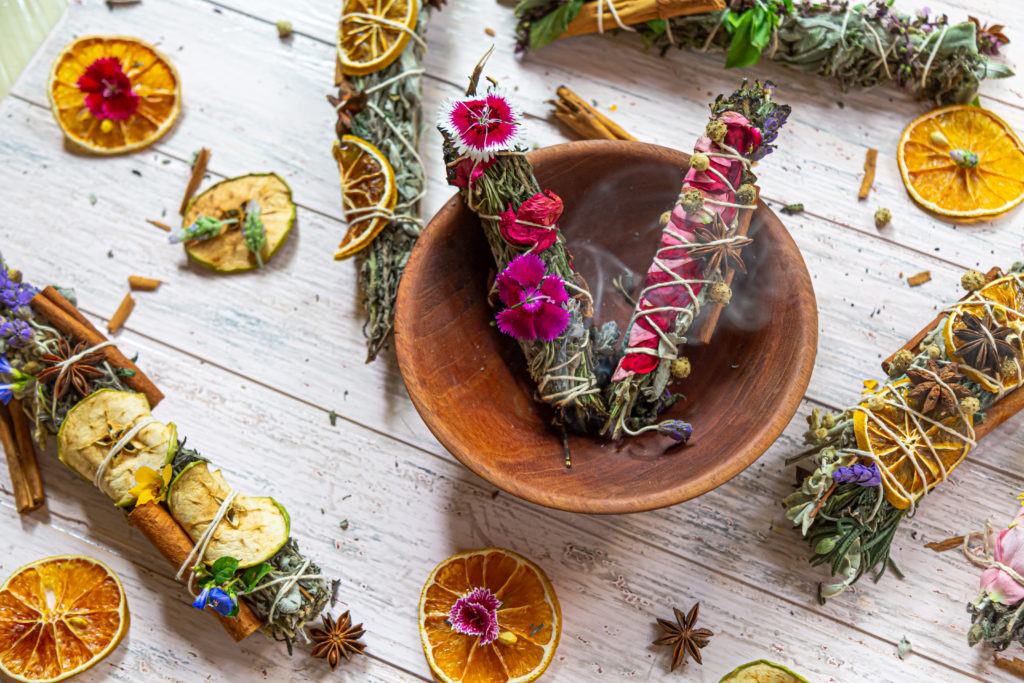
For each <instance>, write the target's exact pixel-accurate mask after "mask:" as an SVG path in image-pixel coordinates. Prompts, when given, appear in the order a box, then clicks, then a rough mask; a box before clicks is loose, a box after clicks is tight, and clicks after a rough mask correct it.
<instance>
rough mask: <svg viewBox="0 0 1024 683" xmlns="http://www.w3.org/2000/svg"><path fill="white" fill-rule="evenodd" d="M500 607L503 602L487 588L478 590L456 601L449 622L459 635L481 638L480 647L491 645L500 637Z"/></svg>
mask: <svg viewBox="0 0 1024 683" xmlns="http://www.w3.org/2000/svg"><path fill="white" fill-rule="evenodd" d="M499 607H501V600H499V599H498V596H496V595H495V594H494V593H492V592H491V591H489V590H487V589H486V588H476V589H474V590H473V592H472V593H470V594H469V595H466V596H464V597H461V598H459V599H458V600H456V601H455V606H454V607H452V611H451V612H450V613H449V614H448V621H450V622H451V624H452V628H453V629H455V630H456V631H458V632H459V633H464V634H465V635H467V636H480V640H479V642H478V644H479V645H490V644H491V643H493V642H494V641H495V640H496V639H497V637H498V608H499Z"/></svg>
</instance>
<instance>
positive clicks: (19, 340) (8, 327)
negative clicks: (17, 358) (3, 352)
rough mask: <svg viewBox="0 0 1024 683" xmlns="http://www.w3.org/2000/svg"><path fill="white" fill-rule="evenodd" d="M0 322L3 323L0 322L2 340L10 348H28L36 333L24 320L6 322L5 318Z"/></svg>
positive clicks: (0, 337)
mask: <svg viewBox="0 0 1024 683" xmlns="http://www.w3.org/2000/svg"><path fill="white" fill-rule="evenodd" d="M0 320H2V321H3V322H0V339H3V340H4V341H5V342H7V345H8V346H10V347H12V348H15V349H20V348H23V347H25V346H28V344H29V343H30V342H31V341H32V337H33V336H34V335H35V331H34V330H33V329H32V326H31V325H29V324H28V323H27V322H25V321H24V320H17V319H11V320H6V319H4V318H0Z"/></svg>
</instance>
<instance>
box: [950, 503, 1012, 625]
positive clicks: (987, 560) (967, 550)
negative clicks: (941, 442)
mask: <svg viewBox="0 0 1024 683" xmlns="http://www.w3.org/2000/svg"><path fill="white" fill-rule="evenodd" d="M978 536H981V539H982V541H981V543H982V546H981V550H982V553H983V555H982V556H981V557H978V555H977V553H974V552H971V547H970V543H971V539H973V538H976V537H978ZM991 536H992V522H991V521H990V520H988V519H986V520H985V531H972V532H971V533H969V534H967V535H966V536H964V542H963V545H962V546H961V548H962V549H963V553H964V557H966V558H967V559H968V560H969V561H970V563H971V564H973V565H975V566H977V567H984V568H985V569H999V570H1001V571H1004V572H1006V573H1007V574H1009V575H1010V578H1011V579H1013V580H1014V581H1016V582H1017V583H1019V584H1020V585H1022V586H1024V577H1022V576H1021V575H1020V574H1018V573H1017V571H1016V570H1015V569H1014V568H1013V567H1009V566H1007V565H1005V564H1003V563H1002V562H997V561H996V559H995V557H993V556H992V545H991V544H990V543H989V539H990V538H991ZM1011 630H1012V629H1011Z"/></svg>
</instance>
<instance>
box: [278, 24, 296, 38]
mask: <svg viewBox="0 0 1024 683" xmlns="http://www.w3.org/2000/svg"><path fill="white" fill-rule="evenodd" d="M291 35H292V22H290V21H279V22H277V37H278V38H280V39H281V40H284V39H285V38H289V37H291Z"/></svg>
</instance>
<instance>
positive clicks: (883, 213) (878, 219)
mask: <svg viewBox="0 0 1024 683" xmlns="http://www.w3.org/2000/svg"><path fill="white" fill-rule="evenodd" d="M891 220H892V211H890V210H889V209H886V208H882V207H879V209H878V211H875V227H876V228H884V227H885V226H887V225H889V221H891Z"/></svg>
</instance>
